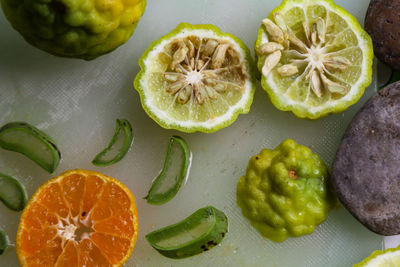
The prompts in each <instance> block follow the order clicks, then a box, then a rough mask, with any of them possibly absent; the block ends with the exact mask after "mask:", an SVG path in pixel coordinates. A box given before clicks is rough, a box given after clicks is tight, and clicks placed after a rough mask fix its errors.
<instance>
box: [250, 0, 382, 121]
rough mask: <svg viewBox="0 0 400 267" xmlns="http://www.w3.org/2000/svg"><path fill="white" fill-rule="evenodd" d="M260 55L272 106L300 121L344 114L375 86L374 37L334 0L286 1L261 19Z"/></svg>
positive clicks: (258, 64)
mask: <svg viewBox="0 0 400 267" xmlns="http://www.w3.org/2000/svg"><path fill="white" fill-rule="evenodd" d="M255 50H256V54H257V56H258V62H257V66H258V69H259V70H260V71H261V72H262V79H261V84H262V86H263V88H264V89H265V91H266V92H267V93H268V95H269V97H270V99H271V101H272V103H273V104H274V105H275V106H276V107H277V108H278V109H280V110H284V111H292V112H293V113H294V114H295V115H296V116H298V117H300V118H309V119H317V118H320V117H322V116H325V115H327V114H330V113H338V112H341V111H343V110H345V109H347V108H348V107H349V106H350V105H352V104H354V103H356V102H357V101H358V100H359V99H360V97H361V96H362V94H363V93H364V91H365V88H366V87H368V85H369V84H370V83H371V79H372V61H373V56H374V55H373V48H372V41H371V38H370V37H369V35H368V34H367V33H366V32H365V31H364V30H363V29H362V28H361V26H360V25H359V24H358V22H357V20H356V19H355V18H354V17H353V16H352V15H350V14H349V13H348V12H347V11H345V10H344V9H343V8H341V7H339V6H337V5H336V4H335V3H334V2H333V1H332V0H317V1H315V0H284V1H283V2H282V4H281V5H280V6H279V7H277V8H275V9H274V10H273V11H272V12H271V14H270V15H269V17H268V18H266V19H264V20H262V25H261V26H260V29H259V31H258V38H257V41H256V44H255Z"/></svg>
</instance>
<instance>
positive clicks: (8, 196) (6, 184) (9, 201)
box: [0, 173, 27, 211]
mask: <svg viewBox="0 0 400 267" xmlns="http://www.w3.org/2000/svg"><path fill="white" fill-rule="evenodd" d="M0 200H1V201H2V202H3V203H4V204H5V205H6V206H7V207H8V208H10V209H12V210H15V211H21V210H23V209H24V207H25V204H26V200H27V198H26V192H25V190H24V187H23V186H22V185H21V184H20V182H18V181H17V180H16V179H14V178H13V177H11V176H8V175H5V174H3V173H0Z"/></svg>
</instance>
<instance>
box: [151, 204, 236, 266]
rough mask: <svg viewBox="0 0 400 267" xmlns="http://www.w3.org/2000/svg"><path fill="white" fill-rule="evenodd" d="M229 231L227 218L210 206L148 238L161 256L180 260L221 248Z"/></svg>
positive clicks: (155, 232) (152, 233)
mask: <svg viewBox="0 0 400 267" xmlns="http://www.w3.org/2000/svg"><path fill="white" fill-rule="evenodd" d="M227 232H228V218H227V217H226V215H225V214H224V213H223V212H222V211H220V210H218V209H216V208H214V207H212V206H208V207H205V208H202V209H199V210H197V211H196V212H195V213H193V214H192V215H190V216H189V217H187V218H186V219H184V220H182V221H180V222H178V223H176V224H173V225H170V226H167V227H164V228H161V229H159V230H156V231H154V232H151V233H149V234H147V235H146V239H147V241H148V242H149V243H150V245H151V246H152V247H153V248H155V249H156V250H157V251H158V252H159V253H161V254H162V255H164V256H166V257H168V258H174V259H181V258H186V257H190V256H194V255H196V254H199V253H202V252H204V251H207V250H209V249H210V248H212V247H214V246H216V245H218V244H219V243H220V242H221V241H222V239H223V238H224V237H225V235H226V233H227Z"/></svg>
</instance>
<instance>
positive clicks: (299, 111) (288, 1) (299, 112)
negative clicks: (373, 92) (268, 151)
mask: <svg viewBox="0 0 400 267" xmlns="http://www.w3.org/2000/svg"><path fill="white" fill-rule="evenodd" d="M314 2H322V3H324V4H326V5H327V6H329V7H330V8H332V9H335V10H337V11H339V12H341V14H346V20H347V21H348V22H349V24H350V25H351V26H352V27H353V28H354V29H355V30H357V31H358V32H359V33H360V37H361V40H362V41H363V42H365V43H366V44H367V51H366V61H365V64H366V65H367V66H368V67H367V71H366V74H365V79H364V80H363V81H362V82H361V83H359V84H358V90H357V93H356V94H355V95H354V96H353V97H352V98H350V99H347V100H343V101H340V102H339V103H337V104H336V105H331V106H330V107H329V108H324V109H323V110H317V111H310V110H309V109H308V108H305V107H304V106H299V105H290V104H288V103H286V102H285V99H283V98H282V97H281V95H279V94H277V93H276V92H275V91H274V90H273V89H272V88H271V86H270V84H269V82H268V79H267V77H265V76H264V75H262V74H261V86H262V88H263V89H264V91H265V92H266V93H267V95H268V97H269V99H270V100H271V102H272V104H273V105H274V106H275V107H276V108H277V109H279V110H282V111H291V112H293V114H294V115H296V117H298V118H301V119H311V120H316V119H319V118H322V117H324V116H327V115H329V114H334V113H340V112H343V111H344V110H346V109H347V108H348V107H350V106H351V105H353V104H355V103H357V102H358V100H359V99H360V98H361V97H362V95H363V94H364V91H365V89H366V88H367V87H368V86H369V85H370V84H371V81H372V63H373V60H374V54H373V45H372V40H371V37H370V36H369V35H368V33H367V32H366V31H364V29H363V28H362V27H361V25H360V24H359V23H358V21H357V19H356V18H355V17H354V16H353V15H351V14H350V13H348V12H347V11H346V10H345V9H343V8H342V7H340V6H338V5H336V4H335V2H334V1H332V0H319V1H315V0H282V3H281V4H280V5H279V6H278V7H276V8H275V9H274V10H272V11H271V13H270V14H269V16H268V18H269V19H271V20H273V19H274V18H273V14H274V13H276V12H281V13H282V11H284V10H285V9H286V8H287V7H288V6H289V7H290V6H293V5H301V4H302V3H314ZM263 31H264V26H263V25H261V26H260V27H259V29H258V35H257V40H256V43H255V46H254V47H255V48H256V47H258V46H260V44H261V42H262V32H263ZM361 40H360V41H361ZM263 65H264V60H263V59H261V58H260V57H258V59H257V68H258V70H259V72H261V69H262V67H263Z"/></svg>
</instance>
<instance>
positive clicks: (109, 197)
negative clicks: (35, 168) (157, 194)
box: [17, 170, 138, 267]
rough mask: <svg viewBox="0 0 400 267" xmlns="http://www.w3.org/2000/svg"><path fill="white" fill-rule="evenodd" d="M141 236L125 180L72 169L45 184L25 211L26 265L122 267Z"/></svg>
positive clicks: (21, 230) (21, 247) (21, 229)
mask: <svg viewBox="0 0 400 267" xmlns="http://www.w3.org/2000/svg"><path fill="white" fill-rule="evenodd" d="M137 235H138V220H137V211H136V202H135V198H134V197H133V195H132V193H131V192H130V191H129V189H128V188H127V187H125V186H124V185H123V184H122V183H121V182H119V181H118V180H115V179H114V178H111V177H107V176H105V175H103V174H101V173H98V172H93V171H86V170H72V171H68V172H65V173H64V174H61V175H60V176H58V177H56V178H54V179H51V180H49V181H48V182H46V183H45V184H43V185H42V186H41V187H40V188H39V189H38V190H37V191H36V192H35V194H34V195H33V196H32V198H31V199H30V200H29V202H28V204H27V206H26V207H25V209H24V212H23V213H22V216H21V220H20V223H19V226H18V233H17V253H18V259H19V262H20V264H21V266H23V267H25V266H27V267H28V266H29V267H33V266H40V267H47V266H56V267H64V266H65V267H71V266H79V267H80V266H121V265H122V264H123V263H124V262H126V260H127V259H128V258H129V256H130V255H131V253H132V250H133V248H134V246H135V243H136V239H137Z"/></svg>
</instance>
